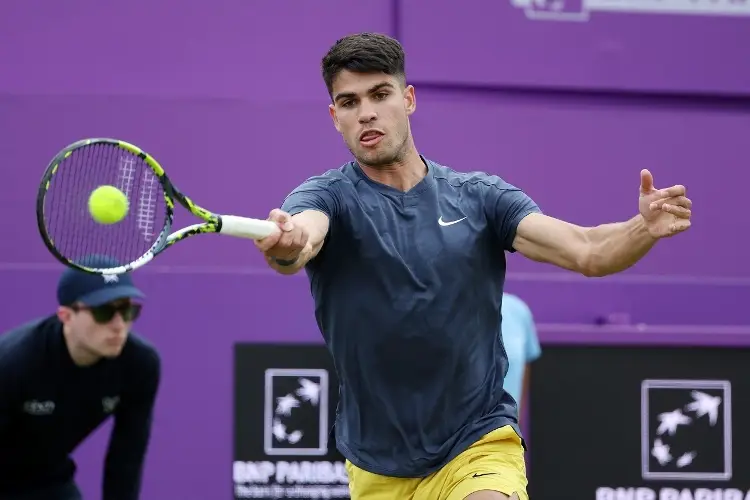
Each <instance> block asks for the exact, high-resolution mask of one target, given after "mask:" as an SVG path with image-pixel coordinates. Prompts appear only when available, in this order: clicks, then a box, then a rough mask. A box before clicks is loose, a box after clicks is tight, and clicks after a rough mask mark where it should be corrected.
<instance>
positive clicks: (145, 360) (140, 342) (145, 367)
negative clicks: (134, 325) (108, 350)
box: [123, 332, 161, 376]
mask: <svg viewBox="0 0 750 500" xmlns="http://www.w3.org/2000/svg"><path fill="white" fill-rule="evenodd" d="M123 354H124V355H125V356H126V358H127V360H128V361H129V362H130V363H133V364H134V365H135V366H136V367H137V368H138V369H139V370H141V371H148V372H150V373H152V374H156V375H157V376H158V374H159V371H160V369H161V356H160V354H159V351H158V349H157V348H156V347H155V346H154V345H153V344H152V343H151V342H149V341H148V340H146V339H145V338H144V337H143V336H141V335H140V334H138V333H137V332H130V334H129V335H128V341H127V344H126V345H125V350H124V352H123ZM130 363H129V364H130Z"/></svg>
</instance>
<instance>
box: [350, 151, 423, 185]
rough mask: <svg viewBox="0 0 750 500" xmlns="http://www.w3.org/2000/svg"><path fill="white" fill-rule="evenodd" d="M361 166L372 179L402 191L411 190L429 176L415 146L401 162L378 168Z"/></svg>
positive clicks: (360, 164) (362, 164) (361, 164)
mask: <svg viewBox="0 0 750 500" xmlns="http://www.w3.org/2000/svg"><path fill="white" fill-rule="evenodd" d="M359 166H360V168H361V169H362V171H363V172H364V173H365V174H366V175H367V177H369V178H370V179H372V180H374V181H376V182H379V183H381V184H385V185H387V186H391V187H393V188H396V189H398V190H401V191H408V190H410V189H411V188H413V187H414V186H416V185H417V184H419V182H420V181H421V180H422V179H423V178H424V176H425V175H427V166H426V165H425V164H424V162H423V161H422V158H420V157H419V153H418V152H417V150H416V148H415V147H414V145H413V144H412V145H411V147H409V149H408V153H407V154H406V155H405V156H404V157H403V158H402V159H400V160H399V161H396V162H394V163H391V164H389V165H379V166H377V167H372V166H369V165H365V164H364V163H359Z"/></svg>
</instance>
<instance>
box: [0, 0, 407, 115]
mask: <svg viewBox="0 0 750 500" xmlns="http://www.w3.org/2000/svg"><path fill="white" fill-rule="evenodd" d="M41 12H43V14H41ZM40 14H41V15H40ZM391 19H392V14H391V4H390V2H376V3H374V4H373V3H355V2H350V1H346V0H330V1H326V2H296V1H292V0H275V1H253V0H213V1H210V2H208V1H181V0H160V1H158V2H153V1H150V0H129V1H127V2H124V3H120V2H115V3H106V2H97V1H95V0H71V1H69V2H63V3H57V2H51V1H33V0H32V1H29V2H26V1H23V0H6V1H4V2H3V5H2V7H0V68H8V69H10V68H19V69H22V71H2V74H3V78H2V81H0V91H4V92H14V93H19V94H77V95H113V94H145V95H151V96H153V95H162V96H168V97H170V98H175V97H178V96H186V95H192V96H196V95H199V96H216V97H236V96H245V97H248V98H251V99H255V100H275V101H278V100H285V101H286V100H300V99H303V100H304V99H307V100H309V99H310V98H311V97H317V96H321V97H325V95H326V94H325V92H326V91H325V85H323V82H322V80H321V78H320V58H321V57H322V56H323V54H325V52H326V50H328V48H329V47H330V46H331V45H332V44H333V42H334V41H335V40H336V38H335V37H336V35H339V36H340V35H343V34H348V33H352V32H358V31H364V30H371V31H381V32H386V33H387V32H389V31H390V27H391Z"/></svg>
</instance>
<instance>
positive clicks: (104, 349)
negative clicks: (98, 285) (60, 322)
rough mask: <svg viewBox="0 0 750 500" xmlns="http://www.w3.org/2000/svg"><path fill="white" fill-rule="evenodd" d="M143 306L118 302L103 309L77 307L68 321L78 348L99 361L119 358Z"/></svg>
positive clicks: (129, 302) (128, 301)
mask: <svg viewBox="0 0 750 500" xmlns="http://www.w3.org/2000/svg"><path fill="white" fill-rule="evenodd" d="M139 313H140V306H139V305H138V304H134V303H132V302H131V301H130V300H118V301H115V302H111V303H109V304H105V305H104V306H101V307H94V308H86V307H80V306H79V307H75V308H73V309H72V310H71V314H70V315H69V317H68V318H67V322H68V324H69V330H70V334H71V336H72V337H73V338H74V340H75V343H76V346H77V347H78V348H79V349H81V350H84V351H87V352H88V353H89V354H90V355H91V356H92V357H95V358H114V357H117V356H119V354H120V352H122V348H123V347H124V346H125V342H126V341H127V339H128V333H129V332H130V328H131V326H132V325H133V321H134V320H135V319H136V318H137V317H138V314H139Z"/></svg>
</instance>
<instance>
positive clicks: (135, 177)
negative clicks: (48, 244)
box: [44, 144, 167, 265]
mask: <svg viewBox="0 0 750 500" xmlns="http://www.w3.org/2000/svg"><path fill="white" fill-rule="evenodd" d="M102 185H111V186H114V187H116V188H118V189H119V190H120V191H122V192H123V193H124V194H125V196H126V198H127V199H128V204H129V209H128V213H127V215H126V216H125V218H124V219H122V220H121V221H119V222H117V223H114V224H100V223H98V222H96V221H95V220H94V219H93V218H92V216H91V214H90V212H89V208H88V202H89V197H90V196H91V193H92V192H93V191H94V190H95V189H96V188H97V187H100V186H102ZM44 221H45V226H46V230H47V233H48V234H49V237H50V240H51V241H52V242H53V244H54V246H55V248H56V249H57V251H58V252H59V253H60V254H61V255H62V256H63V257H65V258H66V259H69V260H71V261H73V262H76V263H83V262H85V261H84V259H85V258H86V257H87V256H91V255H106V256H108V257H111V258H113V259H115V260H117V261H118V263H119V264H121V265H124V264H128V263H130V262H133V261H134V260H136V259H138V258H139V257H141V256H142V255H144V254H145V253H147V252H148V250H149V249H150V248H151V247H152V245H153V244H154V243H155V242H156V240H157V238H158V236H159V233H160V232H161V231H162V229H163V228H164V226H165V224H166V222H167V210H166V204H165V201H164V192H163V187H162V185H161V183H160V182H159V179H158V178H157V176H156V175H155V174H154V173H153V171H152V170H151V168H150V167H149V166H148V164H146V162H145V161H144V160H143V159H141V158H140V157H138V156H136V155H134V154H132V153H131V152H129V151H127V150H124V149H122V148H120V147H117V146H115V145H111V144H91V145H88V146H84V147H81V148H78V149H75V150H73V152H72V154H71V155H70V156H68V157H67V158H65V159H64V160H62V161H61V162H60V165H59V166H58V168H57V171H56V172H55V174H54V175H53V176H52V178H51V179H50V186H49V189H48V191H47V194H46V198H45V206H44Z"/></svg>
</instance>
